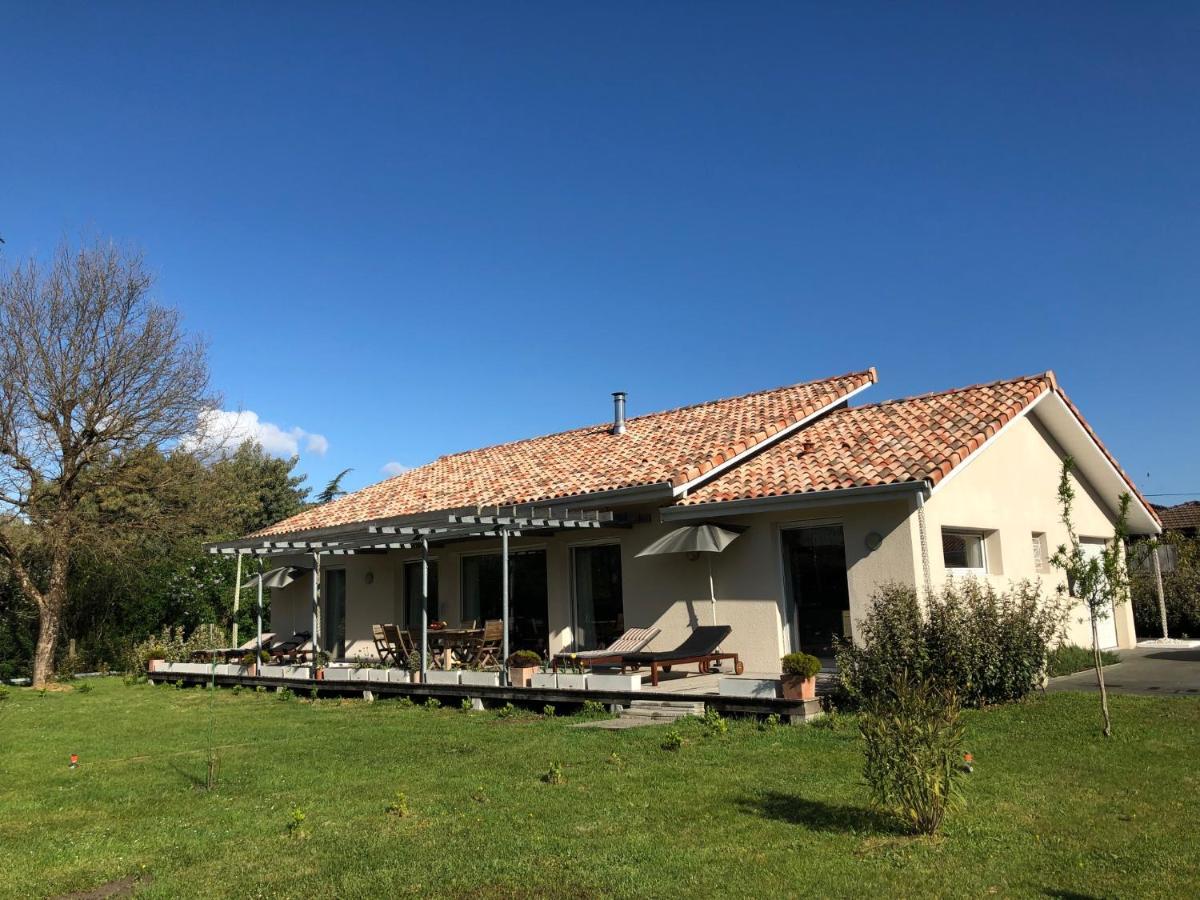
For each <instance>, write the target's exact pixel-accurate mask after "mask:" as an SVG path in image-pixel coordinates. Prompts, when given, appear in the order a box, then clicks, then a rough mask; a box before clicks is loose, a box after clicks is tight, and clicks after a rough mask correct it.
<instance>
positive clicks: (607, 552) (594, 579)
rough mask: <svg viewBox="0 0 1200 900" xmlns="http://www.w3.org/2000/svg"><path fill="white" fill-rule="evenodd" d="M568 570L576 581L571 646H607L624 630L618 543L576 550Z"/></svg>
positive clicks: (576, 548) (572, 553) (576, 647)
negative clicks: (572, 643) (572, 641)
mask: <svg viewBox="0 0 1200 900" xmlns="http://www.w3.org/2000/svg"><path fill="white" fill-rule="evenodd" d="M571 569H572V577H573V578H574V581H575V635H574V637H575V640H574V647H575V649H576V650H594V649H597V648H599V647H607V646H608V645H609V644H611V643H612V642H613V641H615V640H616V639H617V638H618V637H620V636H621V634H622V632H624V631H625V607H624V603H623V601H622V594H621V548H620V546H619V545H617V544H605V545H603V546H595V547H575V548H574V549H573V550H572V552H571Z"/></svg>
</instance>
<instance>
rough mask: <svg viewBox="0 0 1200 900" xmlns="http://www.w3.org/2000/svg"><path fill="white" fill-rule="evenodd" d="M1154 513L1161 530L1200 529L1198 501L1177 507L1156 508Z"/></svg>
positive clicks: (1199, 503)
mask: <svg viewBox="0 0 1200 900" xmlns="http://www.w3.org/2000/svg"><path fill="white" fill-rule="evenodd" d="M1154 511H1155V512H1157V513H1158V517H1159V519H1161V520H1162V525H1163V528H1168V529H1172V528H1174V529H1180V528H1200V500H1189V501H1188V502H1187V503H1180V504H1179V505H1177V506H1156V507H1154Z"/></svg>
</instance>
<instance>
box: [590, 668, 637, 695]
mask: <svg viewBox="0 0 1200 900" xmlns="http://www.w3.org/2000/svg"><path fill="white" fill-rule="evenodd" d="M587 686H588V690H592V691H640V690H641V689H642V676H641V675H622V674H620V673H619V672H592V673H591V674H589V675H588V676H587Z"/></svg>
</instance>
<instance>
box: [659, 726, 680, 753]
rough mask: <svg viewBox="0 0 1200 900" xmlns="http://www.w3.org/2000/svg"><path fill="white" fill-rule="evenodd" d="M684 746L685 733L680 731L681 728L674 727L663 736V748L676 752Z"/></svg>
mask: <svg viewBox="0 0 1200 900" xmlns="http://www.w3.org/2000/svg"><path fill="white" fill-rule="evenodd" d="M682 746H683V735H681V734H680V733H679V729H677V728H672V729H671V730H670V731H668V732H667V733H666V736H665V737H663V742H662V748H663V749H664V750H670V751H671V752H674V751H676V750H678V749H680V748H681V747H682Z"/></svg>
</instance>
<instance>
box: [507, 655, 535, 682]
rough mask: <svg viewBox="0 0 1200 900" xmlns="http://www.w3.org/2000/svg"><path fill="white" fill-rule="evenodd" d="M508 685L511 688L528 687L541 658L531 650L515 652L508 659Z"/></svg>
mask: <svg viewBox="0 0 1200 900" xmlns="http://www.w3.org/2000/svg"><path fill="white" fill-rule="evenodd" d="M507 662H508V683H509V684H511V685H512V686H513V687H529V682H530V681H532V680H533V674H534V672H536V671H537V670H538V666H540V665H541V664H542V658H541V657H540V656H538V655H537V653H535V652H534V651H532V650H517V651H516V652H515V653H513V654H511V655H510V656H509V657H508V660H507Z"/></svg>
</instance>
